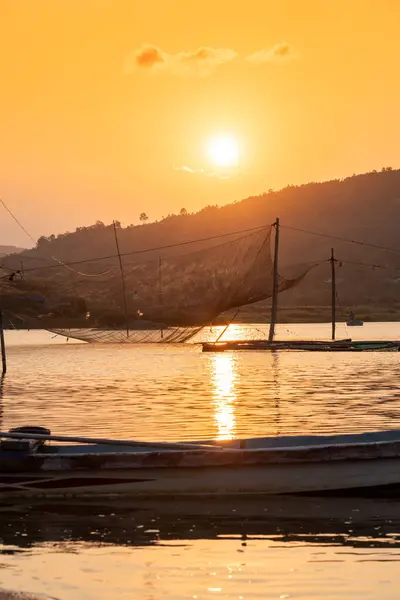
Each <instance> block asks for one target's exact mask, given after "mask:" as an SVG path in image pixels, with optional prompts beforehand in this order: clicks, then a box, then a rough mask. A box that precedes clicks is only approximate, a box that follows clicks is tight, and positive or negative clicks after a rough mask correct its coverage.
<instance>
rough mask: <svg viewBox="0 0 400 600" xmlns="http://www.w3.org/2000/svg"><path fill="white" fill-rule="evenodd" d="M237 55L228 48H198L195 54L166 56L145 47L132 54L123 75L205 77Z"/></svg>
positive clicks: (162, 52)
mask: <svg viewBox="0 0 400 600" xmlns="http://www.w3.org/2000/svg"><path fill="white" fill-rule="evenodd" d="M236 57H237V53H236V52H235V51H234V50H231V49H229V48H209V47H206V46H205V47H202V48H198V49H197V50H196V51H195V52H178V53H177V54H168V53H167V52H164V51H163V50H161V49H160V48H158V47H157V46H152V45H146V46H142V48H140V49H139V50H137V51H136V52H134V53H133V55H131V56H130V57H129V58H128V60H127V61H126V64H125V73H132V72H134V71H137V70H140V69H143V70H148V71H153V72H168V73H171V74H173V75H177V76H194V77H206V76H207V75H211V74H212V73H214V71H215V70H216V69H217V68H218V67H220V66H221V65H224V64H227V63H229V62H231V61H233V60H234V59H235V58H236Z"/></svg>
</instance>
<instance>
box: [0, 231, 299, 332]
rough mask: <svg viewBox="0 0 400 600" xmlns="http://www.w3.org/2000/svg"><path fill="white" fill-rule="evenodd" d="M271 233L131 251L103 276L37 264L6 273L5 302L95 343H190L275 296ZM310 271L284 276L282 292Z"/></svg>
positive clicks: (111, 263) (20, 315)
mask: <svg viewBox="0 0 400 600" xmlns="http://www.w3.org/2000/svg"><path fill="white" fill-rule="evenodd" d="M271 231H272V228H271V227H268V228H262V229H259V230H257V231H254V232H252V233H249V234H246V235H243V234H241V235H240V234H236V235H235V234H233V235H232V236H231V238H230V239H228V241H224V242H223V243H221V239H219V240H218V239H217V240H213V241H212V242H210V241H208V242H207V241H205V242H202V243H199V242H197V243H196V249H195V250H191V251H190V249H188V247H187V246H185V249H184V251H182V247H178V246H177V247H174V248H170V249H169V250H168V254H167V251H165V250H164V251H163V252H160V251H149V252H147V253H143V252H141V253H131V254H129V255H128V256H123V257H122V259H121V260H122V272H121V269H120V267H119V263H118V257H113V258H112V259H109V262H108V264H107V265H106V267H107V268H106V270H104V268H103V270H102V273H100V274H98V275H96V276H95V275H94V274H91V276H88V274H87V273H86V274H83V273H82V272H78V271H76V270H72V269H71V268H66V265H63V263H61V264H59V265H57V267H56V268H55V269H54V268H53V269H51V270H48V271H45V270H39V268H38V269H37V270H36V271H35V270H34V269H31V270H30V271H29V273H26V274H25V277H24V279H20V278H19V277H14V278H12V280H10V277H8V278H7V277H5V278H4V277H3V278H2V280H1V283H2V286H1V293H2V302H3V304H4V308H5V309H6V310H8V312H9V313H10V314H12V315H14V317H17V318H20V319H23V320H25V321H27V320H28V321H29V320H31V321H32V320H35V319H36V320H38V319H39V320H40V322H41V323H42V326H43V327H44V328H46V329H49V330H51V331H54V332H56V333H60V334H62V335H65V336H68V337H71V338H76V339H81V340H85V341H89V342H90V341H96V342H108V343H109V342H130V343H133V342H146V341H150V342H155V341H156V342H157V341H163V342H170V343H173V342H184V341H187V340H189V339H191V338H192V337H193V336H195V335H196V334H197V333H198V332H199V330H200V329H201V328H202V327H203V326H204V325H206V324H209V323H210V322H212V321H213V320H214V319H216V317H217V316H218V315H220V314H221V313H224V312H226V311H229V310H231V309H235V308H239V307H241V306H244V305H246V304H252V303H254V302H258V301H260V300H263V299H266V298H269V297H271V296H272V288H273V261H272V256H271ZM188 250H189V251H188ZM92 264H93V263H92ZM103 266H104V265H103ZM304 275H305V272H304V271H303V273H301V275H300V276H299V277H296V278H294V279H285V278H284V277H281V276H279V280H278V290H279V292H281V291H283V290H286V289H289V288H290V287H293V286H294V285H296V283H298V281H299V280H300V279H301V278H302V277H304ZM7 299H8V304H7Z"/></svg>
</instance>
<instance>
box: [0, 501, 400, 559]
mask: <svg viewBox="0 0 400 600" xmlns="http://www.w3.org/2000/svg"><path fill="white" fill-rule="evenodd" d="M0 514H1V519H0V537H1V540H2V545H3V552H4V551H6V552H7V554H12V553H14V552H16V553H19V552H20V551H21V549H23V550H24V549H29V548H32V546H37V545H38V544H45V545H46V547H48V545H49V544H51V543H52V544H57V545H59V544H65V545H69V544H71V543H73V544H74V551H75V552H76V551H77V547H76V546H75V543H80V542H83V543H84V544H85V545H86V544H87V543H89V544H91V545H93V544H96V545H97V544H101V545H102V546H103V547H104V545H105V544H114V545H119V546H125V547H137V546H142V547H145V546H152V545H158V544H160V540H162V542H164V543H165V542H167V541H174V540H185V542H186V543H188V541H191V542H193V541H194V540H201V539H203V540H204V539H207V540H215V541H216V542H218V541H220V542H221V543H223V541H224V540H226V539H231V540H237V545H238V548H240V546H241V544H243V542H244V541H245V540H246V539H249V538H251V539H253V540H256V539H263V540H265V539H271V540H274V541H275V542H276V541H278V540H279V542H280V543H281V544H290V543H292V542H306V543H307V544H308V545H309V544H323V545H324V546H329V545H334V546H335V547H338V546H345V547H346V546H347V547H349V548H368V550H371V548H373V547H375V548H391V549H398V548H399V546H400V540H399V539H398V531H399V526H400V521H399V515H400V504H399V502H398V501H396V500H394V499H391V500H390V501H387V500H384V499H369V498H368V499H366V498H357V499H354V498H353V499H348V498H335V499H332V498H298V497H297V498H291V497H288V496H279V497H278V496H277V497H270V498H267V499H265V498H262V499H259V498H244V497H242V498H240V499H237V498H235V499H232V498H230V499H227V498H224V499H219V498H206V499H203V498H201V499H196V498H185V499H184V500H179V499H176V498H169V499H168V498H165V499H162V501H160V500H158V501H154V500H148V499H146V501H141V500H132V499H130V500H126V501H123V500H115V499H113V500H112V502H107V501H105V502H102V503H99V501H90V500H86V501H84V502H83V501H80V502H77V501H73V500H68V501H59V502H57V503H49V502H47V503H46V502H43V501H34V502H32V501H30V502H29V506H28V505H25V506H24V505H22V504H20V505H19V506H16V505H14V504H13V505H11V504H9V505H8V506H0ZM18 531H19V532H21V533H20V535H18V534H17V533H16V532H18ZM4 546H6V547H7V549H6V550H5V548H4Z"/></svg>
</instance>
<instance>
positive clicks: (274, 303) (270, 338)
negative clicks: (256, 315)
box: [268, 217, 279, 342]
mask: <svg viewBox="0 0 400 600" xmlns="http://www.w3.org/2000/svg"><path fill="white" fill-rule="evenodd" d="M274 227H275V249H274V274H273V282H272V307H271V324H270V326H269V336H268V341H269V342H273V340H274V335H275V325H276V317H277V313H278V291H279V281H278V277H279V275H278V252H279V217H277V219H276V221H275V223H274Z"/></svg>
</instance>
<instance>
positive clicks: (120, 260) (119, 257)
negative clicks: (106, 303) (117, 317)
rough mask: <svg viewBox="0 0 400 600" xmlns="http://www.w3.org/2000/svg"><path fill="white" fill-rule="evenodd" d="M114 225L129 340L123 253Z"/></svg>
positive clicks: (127, 330) (127, 331)
mask: <svg viewBox="0 0 400 600" xmlns="http://www.w3.org/2000/svg"><path fill="white" fill-rule="evenodd" d="M113 225H114V236H115V245H116V247H117V253H118V260H119V270H120V271H121V283H122V296H123V303H124V312H125V325H126V337H127V338H128V337H129V321H128V305H127V303H126V289H125V277H124V268H123V266H122V258H121V252H120V251H119V243H118V235H117V226H116V224H115V221H113Z"/></svg>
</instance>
